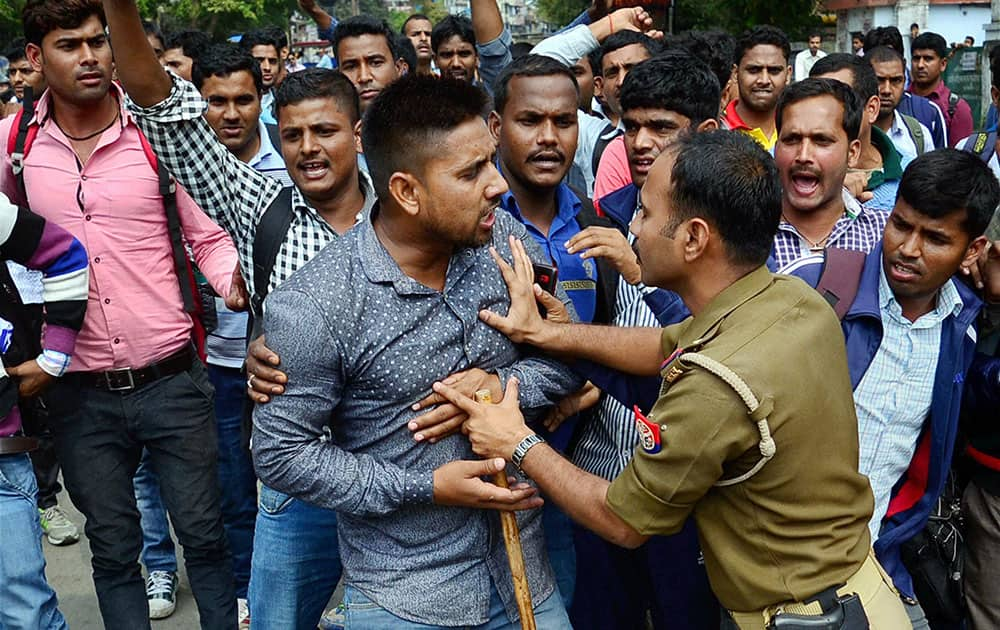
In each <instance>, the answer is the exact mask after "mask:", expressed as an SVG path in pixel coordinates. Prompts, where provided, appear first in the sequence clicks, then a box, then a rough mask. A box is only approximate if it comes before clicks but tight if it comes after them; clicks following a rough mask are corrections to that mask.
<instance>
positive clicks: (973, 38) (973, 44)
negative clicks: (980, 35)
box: [965, 35, 976, 46]
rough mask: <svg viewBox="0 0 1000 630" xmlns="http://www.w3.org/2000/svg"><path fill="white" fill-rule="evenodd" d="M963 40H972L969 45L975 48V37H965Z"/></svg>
mask: <svg viewBox="0 0 1000 630" xmlns="http://www.w3.org/2000/svg"><path fill="white" fill-rule="evenodd" d="M965 39H970V40H972V41H971V43H970V45H972V46H975V45H976V38H975V37H973V36H972V35H966V36H965Z"/></svg>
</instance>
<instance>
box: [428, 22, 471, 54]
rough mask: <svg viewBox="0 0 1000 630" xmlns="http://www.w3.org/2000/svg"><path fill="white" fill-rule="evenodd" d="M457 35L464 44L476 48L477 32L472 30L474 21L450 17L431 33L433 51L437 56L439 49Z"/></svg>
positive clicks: (436, 25)
mask: <svg viewBox="0 0 1000 630" xmlns="http://www.w3.org/2000/svg"><path fill="white" fill-rule="evenodd" d="M456 35H457V36H458V38H459V39H461V40H462V41H463V42H466V43H468V44H472V47H473V48H475V47H476V31H474V30H473V28H472V20H470V19H469V18H467V17H465V16H464V15H449V16H448V17H446V18H444V19H443V20H441V21H440V22H438V23H437V24H435V25H434V30H432V31H431V50H433V51H434V54H435V55H436V54H437V51H438V47H439V46H441V44H443V43H445V42H446V41H448V40H449V39H451V38H452V37H455V36H456ZM476 54H477V55H478V54H479V53H478V52H477V53H476Z"/></svg>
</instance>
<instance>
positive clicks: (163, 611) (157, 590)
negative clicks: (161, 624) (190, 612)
mask: <svg viewBox="0 0 1000 630" xmlns="http://www.w3.org/2000/svg"><path fill="white" fill-rule="evenodd" d="M176 596H177V574H176V573H173V572H172V571H153V572H151V573H150V574H149V577H148V578H146V599H147V600H149V618H150V619H166V618H167V617H169V616H170V615H172V614H174V607H175V606H176V605H177V603H176V601H175V600H176Z"/></svg>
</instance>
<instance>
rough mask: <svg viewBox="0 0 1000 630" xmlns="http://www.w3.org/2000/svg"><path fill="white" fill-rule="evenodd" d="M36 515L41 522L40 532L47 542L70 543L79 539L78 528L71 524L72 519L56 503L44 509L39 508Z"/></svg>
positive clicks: (54, 543)
mask: <svg viewBox="0 0 1000 630" xmlns="http://www.w3.org/2000/svg"><path fill="white" fill-rule="evenodd" d="M38 516H39V520H40V521H41V523H42V532H43V533H44V534H45V537H46V538H47V539H48V541H49V543H51V544H53V545H72V544H73V543H75V542H76V541H78V540H80V530H79V529H77V527H76V525H74V524H73V521H71V520H69V519H68V518H66V514H65V513H64V512H63V511H62V509H61V508H60V507H59V506H58V505H53V506H52V507H50V508H46V509H44V510H43V509H41V508H39V509H38Z"/></svg>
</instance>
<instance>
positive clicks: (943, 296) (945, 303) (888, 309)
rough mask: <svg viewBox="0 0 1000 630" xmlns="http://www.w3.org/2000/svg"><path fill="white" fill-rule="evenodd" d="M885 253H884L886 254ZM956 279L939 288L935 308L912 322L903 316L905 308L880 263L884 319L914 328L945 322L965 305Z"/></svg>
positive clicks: (879, 294)
mask: <svg viewBox="0 0 1000 630" xmlns="http://www.w3.org/2000/svg"><path fill="white" fill-rule="evenodd" d="M884 255H885V254H883V256H884ZM954 282H955V281H954V280H953V279H951V278H949V279H948V281H947V282H945V283H944V285H943V286H942V287H941V289H940V290H938V295H937V302H936V304H935V306H934V310H933V311H931V312H929V313H927V314H925V315H921V316H920V317H918V318H917V321H915V322H912V323H911V322H910V321H909V320H907V319H906V318H904V317H903V309H902V307H901V306H900V305H899V302H897V301H896V296H895V295H894V294H893V292H892V289H891V288H890V287H889V281H888V280H887V279H886V277H885V268H884V267H883V266H882V265H879V272H878V305H879V310H880V311H881V312H882V321H883V322H885V321H886V319H887V318H888V319H891V320H892V321H893V322H894V323H896V324H901V325H904V326H908V327H910V326H912V327H913V328H933V327H934V326H937V325H939V324H940V323H941V322H943V321H944V320H945V319H946V318H947V317H948V316H949V315H955V316H957V315H958V314H959V313H961V312H962V307H963V306H964V304H963V302H962V296H961V295H959V294H958V289H956V288H955V285H954Z"/></svg>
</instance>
